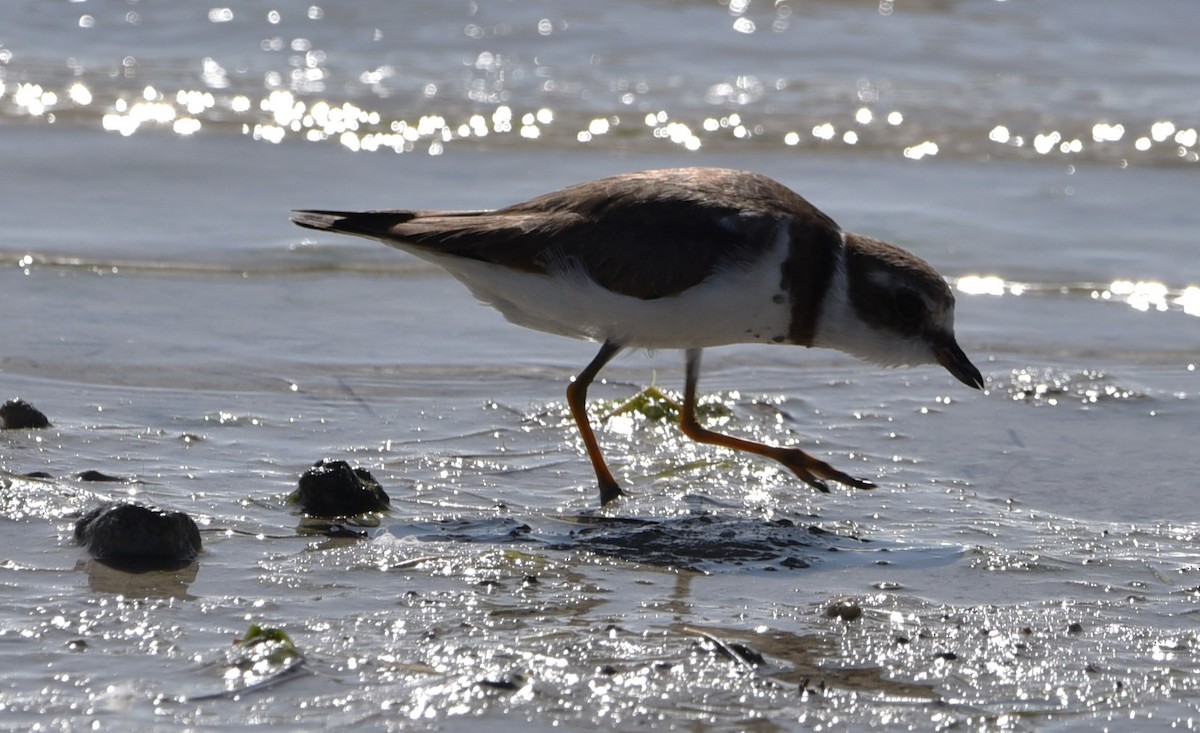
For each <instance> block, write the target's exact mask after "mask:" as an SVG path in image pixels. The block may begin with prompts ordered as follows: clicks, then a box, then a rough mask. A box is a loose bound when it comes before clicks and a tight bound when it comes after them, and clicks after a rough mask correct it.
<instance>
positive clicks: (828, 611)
mask: <svg viewBox="0 0 1200 733" xmlns="http://www.w3.org/2000/svg"><path fill="white" fill-rule="evenodd" d="M862 615H863V610H862V606H860V605H858V603H856V602H855V601H849V600H838V601H834V602H832V603H830V604H829V605H828V606H826V607H825V618H837V619H841V620H842V621H846V622H847V623H849V622H851V621H857V620H859V619H860V618H862Z"/></svg>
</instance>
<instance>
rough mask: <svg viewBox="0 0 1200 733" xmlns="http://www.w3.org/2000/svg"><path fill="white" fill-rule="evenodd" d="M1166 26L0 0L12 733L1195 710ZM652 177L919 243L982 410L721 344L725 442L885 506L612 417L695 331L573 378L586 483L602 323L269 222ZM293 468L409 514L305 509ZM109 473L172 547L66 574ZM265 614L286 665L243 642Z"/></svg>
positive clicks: (5, 636)
mask: <svg viewBox="0 0 1200 733" xmlns="http://www.w3.org/2000/svg"><path fill="white" fill-rule="evenodd" d="M1197 19H1198V17H1197V11H1196V9H1195V7H1194V5H1193V4H1192V3H1190V2H1171V1H1167V0H1155V1H1154V2H1149V3H1141V4H1137V5H1136V7H1135V6H1134V5H1133V4H1129V5H1113V4H1110V5H1107V6H1100V5H1097V4H1095V3H1087V2H1082V1H1078V2H1076V1H1073V0H1068V1H1064V2H1055V3H1021V2H1014V1H1012V0H1010V1H1009V2H912V3H909V2H899V1H897V2H894V3H893V2H881V3H835V2H814V3H799V2H777V3H764V2H726V3H718V2H702V3H685V4H680V3H663V2H655V3H628V2H614V3H603V4H597V3H578V2H566V3H556V4H549V5H547V4H534V3H519V2H518V3H504V4H497V3H442V2H437V3H434V2H429V3H411V4H410V3H406V4H403V5H400V4H394V3H382V2H380V3H353V4H349V3H347V4H339V5H334V4H326V5H316V4H313V3H312V2H305V3H289V2H279V1H274V2H244V3H234V4H228V5H220V6H218V5H213V6H212V7H205V6H203V5H200V6H197V5H194V4H190V3H171V4H167V3H151V2H148V1H147V0H140V1H133V0H126V1H125V2H97V1H96V0H88V1H87V2H72V3H45V2H34V1H32V0H30V1H20V2H12V3H6V4H4V5H3V7H0V160H2V161H3V163H2V164H0V165H2V167H0V171H2V172H3V176H4V178H5V180H6V181H7V183H8V185H7V186H6V187H5V193H4V196H3V197H2V198H0V214H2V218H0V221H2V222H3V224H2V225H0V303H3V306H4V310H5V318H4V320H3V323H4V325H3V326H2V327H0V333H2V334H3V336H4V347H3V349H0V392H2V393H3V395H0V396H3V397H5V398H7V397H15V396H20V397H22V398H24V399H26V400H28V401H30V402H32V403H33V404H35V405H36V406H37V407H39V408H40V409H42V410H43V411H44V412H45V413H46V414H47V415H48V416H49V417H50V419H51V421H52V422H53V427H52V428H49V429H46V430H38V431H34V430H10V431H3V432H0V471H2V472H0V523H3V525H4V530H5V531H4V532H3V533H0V537H2V538H3V539H0V586H2V587H3V594H4V598H5V599H6V602H5V603H4V604H2V607H0V657H2V659H0V662H2V666H3V669H4V670H5V672H4V674H3V677H2V684H0V728H3V729H10V730H78V729H91V730H129V729H135V730H164V731H165V730H181V729H188V728H192V729H209V728H211V729H222V730H247V729H250V728H252V727H253V728H257V727H260V726H261V725H263V724H268V725H272V726H275V727H278V728H280V729H284V730H325V729H328V728H330V727H335V726H336V727H342V728H345V729H348V730H408V729H414V728H417V729H445V730H459V729H478V728H482V727H485V726H486V727H489V728H493V729H495V728H499V729H503V730H530V729H533V730H543V729H550V728H560V729H561V728H568V729H592V728H595V727H598V726H604V727H612V728H616V729H621V730H631V729H647V728H652V729H658V728H688V729H697V730H710V729H711V730H735V729H789V730H791V729H796V730H830V729H836V730H862V729H866V728H868V727H876V728H880V729H888V730H902V729H908V730H921V731H925V730H944V729H960V730H962V729H967V730H977V729H980V730H1021V731H1023V730H1081V731H1082V730H1088V731H1090V730H1102V729H1108V730H1134V729H1136V730H1160V729H1161V730H1178V729H1185V730H1186V729H1191V728H1193V727H1195V725H1196V721H1197V717H1198V715H1200V711H1197V705H1198V701H1200V695H1198V690H1197V683H1196V679H1197V677H1196V672H1197V669H1196V667H1197V662H1196V654H1195V648H1196V646H1197V644H1198V643H1200V639H1198V638H1197V613H1198V611H1197V609H1198V608H1200V590H1198V589H1200V580H1198V573H1200V555H1198V553H1197V552H1196V549H1195V547H1196V541H1197V533H1198V531H1200V520H1198V519H1197V512H1196V505H1195V501H1194V498H1193V493H1194V492H1193V488H1194V486H1195V465H1196V463H1195V450H1194V448H1193V444H1194V442H1195V435H1196V430H1197V426H1200V411H1198V410H1197V407H1196V405H1197V400H1198V399H1200V386H1198V383H1197V379H1198V377H1197V374H1196V368H1197V363H1200V330H1198V322H1197V320H1196V318H1197V316H1200V259H1197V258H1196V256H1195V252H1196V249H1195V248H1196V232H1197V231H1200V214H1197V210H1196V207H1195V205H1194V203H1193V201H1192V199H1194V193H1193V192H1194V190H1195V188H1196V175H1197V174H1196V169H1195V167H1194V166H1195V163H1196V161H1197V150H1198V148H1197V146H1196V132H1195V129H1196V127H1197V125H1198V124H1200V122H1198V120H1200V109H1198V107H1197V105H1198V101H1197V100H1200V88H1198V87H1200V82H1198V81H1197V79H1198V77H1196V76H1195V74H1194V73H1193V70H1194V66H1195V51H1194V38H1193V35H1194V32H1193V29H1194V27H1195V21H1196V20H1197ZM669 165H719V166H728V167H738V168H747V169H752V170H757V171H761V172H763V173H766V174H768V175H771V176H773V177H775V178H777V179H779V180H780V181H782V182H784V183H786V184H787V185H789V186H791V187H793V188H794V189H796V190H797V191H799V192H800V193H802V194H803V195H804V196H806V197H808V198H809V199H810V200H811V201H813V202H814V203H815V204H817V205H818V206H820V207H821V208H822V209H823V210H825V211H826V212H827V213H829V214H830V215H832V216H833V217H834V218H835V219H836V220H838V221H839V222H840V223H841V224H842V225H843V226H844V227H846V228H847V229H851V230H854V231H861V232H864V233H868V234H872V235H875V236H879V237H883V238H886V239H889V240H892V241H895V242H897V243H899V244H902V245H904V246H906V247H908V248H910V249H912V250H913V251H915V252H917V253H918V254H920V255H921V256H922V257H924V258H926V259H927V260H929V261H930V262H931V263H933V264H934V265H935V266H936V267H937V268H938V269H939V270H940V271H941V272H942V273H943V274H945V275H946V276H947V277H948V278H949V279H950V281H951V283H952V285H953V287H954V288H955V291H956V294H957V296H958V299H959V307H958V318H957V320H958V334H959V340H960V342H961V343H962V344H963V346H964V348H965V349H966V351H967V353H968V354H970V355H971V357H972V358H973V360H974V361H975V362H976V364H977V366H979V367H980V369H981V371H982V372H983V374H984V376H985V378H986V380H987V386H988V389H987V390H986V391H985V392H983V393H977V392H974V391H972V390H968V389H966V388H964V387H963V386H962V385H961V384H959V383H958V382H956V381H955V380H954V379H953V378H952V377H950V376H949V375H948V374H946V373H944V372H943V371H940V370H938V369H936V368H933V367H925V368H919V369H908V370H881V369H878V368H876V367H873V366H870V365H865V364H861V363H859V362H856V361H854V360H852V359H850V358H848V357H844V356H842V355H840V354H836V353H833V352H823V351H807V350H802V349H795V348H785V347H768V346H736V347H726V348H720V349H712V350H708V351H706V353H705V370H704V374H703V379H702V381H701V389H702V391H703V392H704V393H705V400H706V404H707V405H709V413H708V414H709V416H710V417H709V419H710V420H712V421H713V423H714V425H715V426H717V427H719V428H720V429H722V430H727V431H729V432H733V433H737V434H740V435H746V436H749V437H751V438H754V439H758V440H767V441H776V442H781V443H794V444H796V445H800V446H805V447H806V448H807V449H810V450H812V451H813V452H814V453H815V454H817V455H818V456H821V457H823V458H826V459H828V460H830V461H831V462H833V463H834V464H835V465H837V466H839V467H840V468H843V469H845V470H847V471H849V472H851V473H854V474H855V475H860V476H863V477H868V478H871V479H873V480H874V481H876V482H877V483H878V484H879V488H878V489H876V490H875V491H873V492H852V491H850V490H846V489H843V488H841V487H835V488H834V491H833V493H832V494H829V495H815V494H813V493H812V492H811V490H810V489H808V488H807V487H806V486H804V485H803V484H802V483H800V482H798V481H796V480H795V479H794V478H793V477H791V476H790V475H789V474H787V473H786V472H784V471H782V470H781V469H779V468H778V467H776V466H775V465H773V464H770V463H767V462H765V461H760V460H758V459H756V458H753V457H748V456H743V455H735V454H731V453H727V452H724V451H721V450H718V449H715V448H712V447H706V446H699V445H696V444H693V443H691V442H689V441H687V440H685V439H683V438H682V437H681V435H680V434H679V432H678V430H677V428H676V427H675V426H674V425H673V424H672V422H671V417H672V411H671V406H670V404H668V403H655V404H652V405H650V407H649V408H648V409H629V408H630V400H631V399H633V398H635V397H636V396H637V395H639V393H641V391H642V390H643V389H644V388H645V387H647V386H649V385H655V386H656V387H657V388H659V389H661V390H663V391H664V392H665V393H666V395H667V396H668V397H674V398H675V399H678V390H679V389H680V388H681V387H682V357H681V355H679V354H678V353H676V352H670V351H665V352H662V353H657V354H643V353H637V354H629V355H626V356H623V357H621V358H620V359H618V360H617V361H615V362H614V363H613V364H612V365H610V366H609V367H608V368H607V369H606V370H605V371H604V372H603V374H602V376H603V377H605V380H604V381H603V382H602V383H599V382H598V383H597V384H596V385H595V386H594V388H593V389H592V396H593V399H594V403H595V404H594V405H593V408H594V409H593V416H594V420H595V421H596V423H597V425H598V426H599V428H598V432H599V437H600V441H601V444H602V446H603V448H604V450H605V453H606V455H607V457H608V459H609V462H610V464H611V466H612V468H613V470H614V472H615V473H616V475H617V478H618V480H620V481H621V482H622V484H623V485H624V486H625V487H626V488H627V490H629V491H630V494H631V495H630V496H629V497H627V498H625V499H622V500H621V502H619V503H618V504H617V505H615V506H614V507H612V508H606V509H603V510H601V509H599V508H598V507H597V506H596V504H597V501H596V495H595V486H594V478H593V476H592V473H591V469H590V467H589V465H588V463H587V461H586V458H585V457H584V454H583V451H582V446H581V444H580V442H579V440H578V437H577V434H576V432H575V429H574V426H573V423H572V422H571V419H570V416H569V413H568V410H567V408H566V404H565V398H564V389H565V387H566V384H567V383H568V381H569V379H570V377H571V375H573V374H575V373H577V372H578V371H579V370H580V369H581V368H582V367H583V365H585V364H586V363H587V361H588V360H589V359H590V358H591V357H592V356H593V354H594V351H595V348H596V347H595V345H593V344H587V343H582V342H574V341H569V340H565V339H560V338H556V337H552V336H547V335H544V334H539V333H535V332H530V331H525V330H523V329H520V328H517V327H515V326H511V325H510V324H507V323H505V322H504V321H503V320H502V319H501V318H500V317H499V315H497V314H496V313H494V312H493V311H491V310H490V309H488V308H486V307H483V306H480V305H478V304H476V303H475V302H474V301H473V300H472V298H471V297H470V295H469V294H468V293H467V292H466V291H465V289H463V288H462V287H461V286H459V285H458V284H457V283H456V282H454V281H453V280H452V279H450V278H449V277H447V276H445V275H443V274H441V273H440V272H438V271H436V270H435V269H433V268H430V267H429V266H427V265H424V264H422V263H420V262H418V261H416V260H415V259H413V258H410V257H408V256H406V255H404V254H401V253H398V252H396V251H394V250H390V249H388V248H385V247H382V246H380V245H378V244H375V243H372V242H368V241H365V240H353V239H346V238H337V237H332V236H325V235H319V234H314V233H312V232H307V231H304V230H300V229H297V228H295V227H294V226H292V225H291V224H290V223H289V222H288V220H287V217H288V212H289V211H290V210H291V209H293V208H304V207H325V208H340V207H350V208H385V207H417V208H451V209H453V208H475V207H492V206H502V205H505V204H508V203H512V202H514V201H518V200H521V199H523V198H526V197H529V196H533V195H536V194H539V193H543V192H545V191H548V190H551V189H553V188H556V187H559V186H562V185H567V184H570V183H575V182H579V181H582V180H586V179H589V178H594V177H598V176H601V175H608V174H612V173H617V172H621V171H628V170H635V169H639V168H650V167H660V166H669ZM322 457H330V458H341V459H345V460H348V461H350V462H351V463H352V464H355V465H361V466H363V467H366V468H368V469H369V470H370V471H371V472H372V473H373V475H374V476H375V477H376V478H377V479H379V481H380V482H381V483H382V484H383V486H384V488H385V489H386V490H387V491H388V493H389V494H390V495H391V497H392V502H393V507H392V510H391V511H390V512H387V513H384V514H381V515H379V516H378V517H372V518H360V520H359V521H358V523H357V524H356V525H354V526H352V527H350V530H351V532H346V533H341V534H339V533H336V532H330V531H327V528H323V527H321V526H319V525H314V524H313V523H312V522H311V521H307V520H304V519H303V518H302V517H301V516H299V515H298V514H297V513H296V512H295V511H294V510H293V509H292V508H291V507H290V506H288V505H287V504H286V502H285V497H286V496H287V494H288V493H290V492H291V491H292V490H293V489H294V488H295V486H296V481H297V478H298V476H299V474H300V473H301V472H302V471H303V470H304V469H305V468H306V467H307V466H309V465H311V464H312V463H313V462H314V461H316V460H318V459H320V458H322ZM88 470H97V471H101V472H103V473H105V474H109V475H111V476H115V477H118V478H121V479H123V480H122V481H119V482H115V483H96V482H89V481H84V480H82V479H80V478H79V476H80V474H81V473H82V472H85V471H88ZM31 472H45V473H46V474H49V475H50V476H51V478H48V479H47V478H31V477H28V476H27V475H26V474H28V473H31ZM114 499H115V500H124V499H136V500H140V501H145V502H149V503H154V504H157V505H160V506H163V507H166V508H170V509H179V510H184V511H187V512H189V513H190V514H191V515H192V516H193V517H194V518H195V519H196V520H197V522H198V523H199V524H200V526H201V529H202V534H203V539H204V548H205V549H204V552H203V553H202V554H201V556H200V557H199V559H198V560H197V561H196V562H195V563H193V564H192V565H190V566H188V567H186V568H184V569H182V570H179V571H175V572H150V573H140V574H135V573H128V572H123V571H120V570H117V569H114V568H110V567H107V566H105V565H103V564H100V563H98V562H96V561H94V560H91V559H89V557H88V556H87V554H86V552H85V551H84V550H82V549H81V548H79V547H78V546H77V545H76V544H75V543H74V540H73V534H72V532H73V523H74V520H75V519H76V518H77V517H78V516H79V515H80V514H81V513H82V512H84V511H86V510H87V509H89V508H91V507H92V506H95V505H96V504H97V503H99V502H100V501H103V500H114ZM356 534H361V535H363V536H361V537H360V536H356ZM252 624H257V625H261V626H264V627H270V628H278V629H282V630H284V631H286V632H287V634H288V635H289V636H290V638H291V640H292V642H293V643H294V645H295V648H296V650H298V652H299V653H300V654H301V655H302V657H301V658H297V657H296V656H294V655H291V654H289V653H285V652H286V650H282V651H281V650H280V649H279V647H268V650H269V651H271V652H272V653H262V652H261V648H255V647H247V646H246V645H235V644H234V643H233V642H234V640H236V639H239V638H241V637H243V636H245V635H246V633H247V631H248V629H249V628H250V626H251V625H252ZM256 649H260V651H259V652H256V651H255V650H256ZM256 653H257V654H259V656H256ZM297 659H301V661H299V662H298V661H297Z"/></svg>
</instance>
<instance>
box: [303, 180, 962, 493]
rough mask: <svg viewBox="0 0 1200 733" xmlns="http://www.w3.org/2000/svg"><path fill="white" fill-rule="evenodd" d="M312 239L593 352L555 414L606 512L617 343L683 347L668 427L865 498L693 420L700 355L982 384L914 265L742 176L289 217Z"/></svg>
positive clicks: (831, 475) (820, 470) (796, 454)
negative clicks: (425, 275) (902, 372)
mask: <svg viewBox="0 0 1200 733" xmlns="http://www.w3.org/2000/svg"><path fill="white" fill-rule="evenodd" d="M294 213H295V216H294V217H293V218H292V221H294V222H295V223H296V224H299V225H300V226H302V227H308V228H310V229H318V230H322V231H330V232H340V233H345V234H353V235H358V236H363V237H369V238H372V239H378V240H380V241H382V242H383V243H384V244H387V245H389V246H392V247H395V248H397V249H401V250H404V251H405V252H409V253H411V254H413V255H416V256H417V257H420V258H421V259H424V260H427V261H429V262H432V263H434V264H436V265H439V266H440V267H442V268H444V269H445V270H446V271H447V272H449V273H450V274H451V275H453V276H454V277H455V278H457V279H458V280H460V281H461V282H462V283H463V284H465V285H466V286H467V288H468V289H469V290H470V291H471V292H472V293H473V294H474V295H475V297H476V298H478V299H479V300H481V301H483V302H485V303H488V304H489V305H491V306H493V307H494V308H496V309H497V310H499V311H500V313H501V314H503V315H504V317H505V318H506V319H508V320H509V321H511V322H513V323H516V324H518V325H521V326H526V327H528V328H533V329H537V330H539V331H545V332H548V333H554V334H559V335H562V336H570V337H573V338H580V339H588V340H591V341H595V342H597V343H599V344H600V351H599V352H598V353H597V354H596V356H595V358H594V359H592V361H591V363H589V364H588V365H587V366H586V367H585V368H584V369H583V371H581V372H580V373H579V374H578V376H576V377H575V378H574V379H573V380H572V382H571V383H570V385H569V386H568V387H567V404H568V406H569V407H570V410H571V414H572V416H573V417H574V418H575V423H576V425H577V426H578V428H579V433H580V435H581V437H582V438H583V443H584V447H585V448H586V450H587V454H588V457H589V458H590V459H591V463H592V468H593V469H594V470H595V473H596V481H597V483H598V485H599V489H600V502H601V504H607V503H609V502H610V501H613V500H614V499H616V498H617V497H619V496H621V495H622V493H623V492H622V490H621V488H620V486H619V485H618V483H617V481H616V480H615V479H614V478H613V476H612V473H611V472H610V471H609V469H608V466H607V464H606V463H605V461H604V456H603V455H602V454H601V452H600V446H599V444H598V443H597V441H596V436H595V433H594V432H593V431H592V427H591V424H590V423H589V421H588V416H587V406H586V400H587V390H588V386H589V385H590V384H591V383H592V380H593V379H595V377H596V375H597V374H598V373H599V372H600V370H601V369H603V368H604V366H605V365H606V364H607V363H608V362H609V361H611V360H612V359H613V357H615V356H616V355H617V354H618V353H619V352H620V351H622V350H623V349H636V348H645V349H682V350H684V352H685V354H686V363H687V367H686V380H685V386H684V394H683V404H682V406H681V409H680V419H679V423H680V427H681V429H682V430H683V433H684V434H685V435H687V436H688V437H690V438H692V439H693V440H696V441H699V442H702V443H709V444H714V445H718V446H723V447H726V448H731V449H734V450H740V451H746V452H749V453H754V454H757V455H760V456H765V457H768V458H772V459H774V460H776V461H778V462H779V463H781V464H783V465H784V466H786V467H787V468H788V469H790V470H791V471H792V472H793V473H794V474H795V475H796V476H798V477H799V478H800V479H801V480H803V481H804V482H806V483H807V484H809V485H810V486H812V487H814V488H816V489H817V490H819V491H822V492H828V491H829V487H828V485H827V484H826V481H828V480H832V481H837V482H840V483H842V484H845V485H847V486H851V487H855V488H859V489H870V488H874V484H873V483H872V482H870V481H867V480H863V479H857V478H854V477H853V476H850V475H848V474H846V473H843V472H842V471H839V470H838V469H836V468H834V467H833V466H831V465H829V464H828V463H826V462H824V461H822V460H819V459H817V458H814V457H813V456H811V455H809V454H808V453H805V452H804V451H803V450H801V449H799V448H795V447H785V446H774V445H766V444H763V443H757V442H754V441H750V440H746V439H743V438H738V437H734V436H731V435H725V434H722V433H717V432H714V431H712V430H709V429H708V428H705V427H704V426H702V425H701V424H700V422H699V421H698V420H697V418H696V389H697V383H698V382H699V378H700V355H701V351H702V350H703V349H704V348H705V347H708V346H719V345H722V344H733V343H759V342H761V343H773V344H796V345H799V346H808V347H825V348H833V349H837V350H840V351H843V352H846V353H848V354H852V355H854V356H857V357H860V358H862V359H865V360H867V361H870V362H874V363H876V364H880V365H884V366H899V365H919V364H930V363H936V364H940V365H942V366H943V367H945V368H946V369H947V370H948V371H949V372H950V373H951V374H952V375H954V376H955V377H957V378H958V379H959V380H960V381H961V382H963V383H964V384H966V385H968V386H970V387H975V388H979V389H982V388H983V385H984V383H983V376H982V375H981V374H980V373H979V370H978V369H976V368H975V366H974V365H973V364H971V361H970V360H969V359H968V358H967V356H966V354H964V353H963V350H962V349H961V348H960V347H959V345H958V342H957V341H956V340H955V337H954V294H953V293H952V292H951V290H950V288H949V286H948V285H947V284H946V282H945V280H944V279H942V277H941V276H940V275H938V273H937V271H936V270H934V269H933V268H932V267H930V266H929V264H927V263H926V262H925V261H924V260H922V259H920V258H919V257H917V256H916V255H913V254H912V253H910V252H907V251H905V250H903V249H901V248H899V247H897V246H895V245H893V244H889V243H887V242H884V241H881V240H879V239H874V238H872V237H868V236H864V235H861V234H853V233H851V232H846V231H843V230H842V229H841V227H839V226H838V225H837V224H836V223H835V222H834V221H833V219H831V218H829V217H828V216H826V215H825V214H824V213H822V212H821V211H820V210H818V209H817V208H816V207H815V206H813V205H812V204H810V203H809V202H808V201H807V200H805V199H804V198H803V197H801V196H800V195H799V194H797V193H795V192H793V191H792V190H791V189H789V188H787V187H786V186H784V185H782V184H780V183H778V182H776V181H774V180H772V179H770V178H767V177H766V176H762V175H759V174H755V173H749V172H744V171H734V170H724V169H717V168H678V169H669V170H651V171H643V172H639V173H629V174H625V175H618V176H613V177H610V178H602V179H599V180H595V181H591V182H588V183H582V184H579V185H576V186H571V187H568V188H564V189H562V190H560V191H555V192H553V193H548V194H545V195H543V196H539V197H537V198H534V199H531V200H529V201H526V202H524V203H519V204H514V205H512V206H508V207H506V208H503V209H496V210H487V211H482V210H481V211H422V210H407V209H401V210H389V211H363V212H349V211H317V210H301V211H296V212H294Z"/></svg>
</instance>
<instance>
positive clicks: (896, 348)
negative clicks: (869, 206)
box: [813, 235, 935, 366]
mask: <svg viewBox="0 0 1200 733" xmlns="http://www.w3.org/2000/svg"><path fill="white" fill-rule="evenodd" d="M843 236H844V235H843ZM813 346H820V347H823V348H828V349H837V350H838V351H844V352H846V353H847V354H851V355H853V356H857V357H858V358H860V359H863V360H865V361H869V362H872V363H874V364H879V365H881V366H902V365H907V366H913V365H916V364H931V363H933V362H934V361H935V358H934V355H933V353H932V351H931V350H930V348H929V344H928V343H926V342H925V340H924V339H921V338H916V337H910V336H905V335H902V334H898V333H895V332H892V331H888V330H885V329H878V328H874V327H872V326H871V325H869V324H868V323H867V322H865V321H864V320H863V319H862V318H861V317H860V316H859V314H858V312H857V311H856V310H855V309H854V304H853V303H852V302H851V301H850V273H849V272H847V270H846V254H845V252H844V251H843V250H838V252H837V256H836V259H835V262H834V269H833V280H832V282H830V283H829V289H828V290H826V291H825V298H824V300H822V301H821V310H820V315H819V316H818V318H817V327H816V330H815V332H814V335H813Z"/></svg>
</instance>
